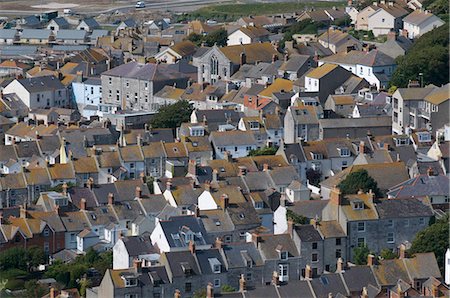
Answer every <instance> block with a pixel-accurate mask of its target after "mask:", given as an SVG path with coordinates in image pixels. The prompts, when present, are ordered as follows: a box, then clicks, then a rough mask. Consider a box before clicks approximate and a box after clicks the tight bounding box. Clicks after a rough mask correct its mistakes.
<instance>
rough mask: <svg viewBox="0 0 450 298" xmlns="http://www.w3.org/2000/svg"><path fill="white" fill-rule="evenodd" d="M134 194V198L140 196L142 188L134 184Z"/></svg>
mask: <svg viewBox="0 0 450 298" xmlns="http://www.w3.org/2000/svg"><path fill="white" fill-rule="evenodd" d="M134 196H135V197H136V198H142V189H141V188H140V187H139V186H136V189H135V191H134Z"/></svg>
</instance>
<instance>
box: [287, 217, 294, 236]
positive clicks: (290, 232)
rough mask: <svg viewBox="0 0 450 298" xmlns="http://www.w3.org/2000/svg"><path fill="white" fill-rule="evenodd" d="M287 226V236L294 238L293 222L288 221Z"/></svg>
mask: <svg viewBox="0 0 450 298" xmlns="http://www.w3.org/2000/svg"><path fill="white" fill-rule="evenodd" d="M287 226H288V228H287V230H288V233H289V235H291V238H292V237H294V227H295V224H294V221H293V220H292V219H288V221H287Z"/></svg>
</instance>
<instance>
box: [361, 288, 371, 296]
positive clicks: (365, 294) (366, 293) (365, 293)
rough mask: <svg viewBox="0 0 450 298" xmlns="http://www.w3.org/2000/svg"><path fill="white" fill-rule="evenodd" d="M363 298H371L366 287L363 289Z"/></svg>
mask: <svg viewBox="0 0 450 298" xmlns="http://www.w3.org/2000/svg"><path fill="white" fill-rule="evenodd" d="M361 298H369V293H368V292H367V288H366V287H363V289H362V293H361Z"/></svg>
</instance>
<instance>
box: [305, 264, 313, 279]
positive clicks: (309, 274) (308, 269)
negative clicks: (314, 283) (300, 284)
mask: <svg viewBox="0 0 450 298" xmlns="http://www.w3.org/2000/svg"><path fill="white" fill-rule="evenodd" d="M312 277H313V276H312V269H311V266H310V265H306V268H305V278H306V279H312Z"/></svg>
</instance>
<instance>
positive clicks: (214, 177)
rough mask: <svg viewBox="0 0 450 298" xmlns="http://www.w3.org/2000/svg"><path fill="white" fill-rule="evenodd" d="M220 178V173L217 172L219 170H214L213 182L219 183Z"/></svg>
mask: <svg viewBox="0 0 450 298" xmlns="http://www.w3.org/2000/svg"><path fill="white" fill-rule="evenodd" d="M218 176H219V171H217V169H214V170H213V171H212V182H217V181H218V180H219V179H218Z"/></svg>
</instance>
